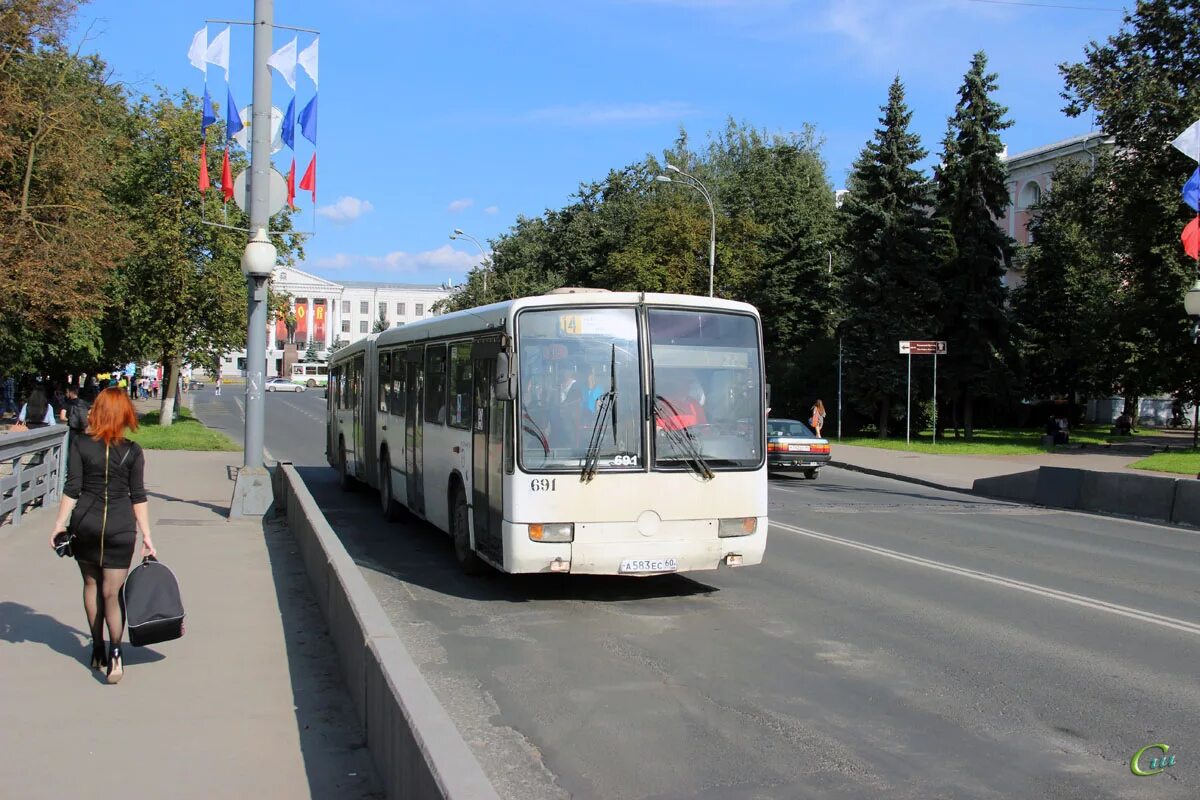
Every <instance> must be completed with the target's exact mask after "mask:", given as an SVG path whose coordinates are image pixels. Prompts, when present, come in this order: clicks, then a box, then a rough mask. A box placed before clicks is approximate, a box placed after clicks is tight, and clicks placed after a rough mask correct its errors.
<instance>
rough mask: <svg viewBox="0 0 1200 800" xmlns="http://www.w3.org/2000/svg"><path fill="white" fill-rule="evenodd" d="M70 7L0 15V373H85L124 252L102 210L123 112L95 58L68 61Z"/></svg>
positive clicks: (2, 7)
mask: <svg viewBox="0 0 1200 800" xmlns="http://www.w3.org/2000/svg"><path fill="white" fill-rule="evenodd" d="M75 8H76V3H74V2H70V1H69V0H9V2H5V3H3V4H0V363H2V364H5V365H6V367H9V368H15V369H18V370H33V369H37V370H39V371H47V370H56V369H59V368H64V369H65V368H68V367H70V368H88V369H90V368H92V367H94V366H95V365H96V364H97V362H99V361H100V360H101V340H100V333H101V324H100V323H101V316H102V315H103V313H104V310H105V306H106V299H105V297H104V296H103V294H102V293H101V292H98V291H97V287H103V286H104V285H105V284H106V283H107V282H108V280H109V277H110V275H111V274H112V272H113V271H114V270H115V269H116V268H117V266H118V264H119V260H120V257H121V255H122V254H123V253H125V252H126V251H127V250H128V241H129V239H128V233H127V226H126V225H125V224H124V220H123V219H122V215H121V213H120V211H119V209H117V208H115V207H114V205H113V203H112V202H111V201H110V196H109V193H110V189H111V185H112V180H113V176H114V171H115V169H116V167H117V165H118V164H119V163H120V162H121V161H122V159H123V158H124V156H125V153H126V151H127V148H128V135H127V134H128V130H127V127H126V124H125V119H126V117H127V113H128V112H127V108H126V102H125V96H124V93H123V91H122V90H121V88H120V87H119V86H117V85H114V84H112V83H110V82H109V81H108V74H109V71H108V68H107V66H106V65H105V64H104V62H103V61H101V60H100V59H99V58H97V57H94V56H89V57H81V56H78V55H76V54H74V53H72V52H70V51H69V50H68V49H67V48H66V46H65V44H64V38H65V35H66V31H67V28H68V27H69V24H70V22H71V19H72V16H73V14H74V11H75Z"/></svg>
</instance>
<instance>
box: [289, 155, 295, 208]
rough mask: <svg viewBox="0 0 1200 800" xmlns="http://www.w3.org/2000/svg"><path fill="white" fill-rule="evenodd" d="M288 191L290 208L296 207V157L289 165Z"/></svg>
mask: <svg viewBox="0 0 1200 800" xmlns="http://www.w3.org/2000/svg"><path fill="white" fill-rule="evenodd" d="M287 193H288V199H287V204H288V208H295V207H296V159H295V158H293V159H292V165H291V166H290V167H288V176H287Z"/></svg>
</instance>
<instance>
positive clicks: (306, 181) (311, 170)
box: [300, 153, 317, 203]
mask: <svg viewBox="0 0 1200 800" xmlns="http://www.w3.org/2000/svg"><path fill="white" fill-rule="evenodd" d="M300 188H301V189H304V190H305V191H309V192H312V199H313V202H314V203H315V202H317V154H316V153H313V157H312V161H309V162H308V169H306V170H304V177H303V178H301V179H300Z"/></svg>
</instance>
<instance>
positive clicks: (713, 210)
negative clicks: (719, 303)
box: [654, 164, 717, 297]
mask: <svg viewBox="0 0 1200 800" xmlns="http://www.w3.org/2000/svg"><path fill="white" fill-rule="evenodd" d="M667 171H668V172H673V173H675V174H676V175H678V176H679V177H680V179H675V178H672V177H671V176H670V175H656V176H655V178H654V180H656V181H658V182H659V183H677V184H680V185H682V186H690V187H691V188H693V189H695V190H696V191H697V192H699V193H700V194H701V195H703V196H704V201H705V202H706V203H708V213H709V214H710V215H711V216H712V230H711V232H710V234H709V237H708V296H709V297H712V296H713V270H714V269H715V267H716V263H717V207H716V205H714V204H713V199H712V195H711V194H710V193H709V191H708V189H707V188H706V187H705V185H704V184H703V183H702V182H701V181H700V179H699V178H697V177H696V176H695V175H691V174H689V173H687V172H684V171H683V170H681V169H680V168H679V167H677V166H675V165H674V164H667ZM682 179H686V180H682Z"/></svg>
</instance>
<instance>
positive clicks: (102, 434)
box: [88, 386, 138, 444]
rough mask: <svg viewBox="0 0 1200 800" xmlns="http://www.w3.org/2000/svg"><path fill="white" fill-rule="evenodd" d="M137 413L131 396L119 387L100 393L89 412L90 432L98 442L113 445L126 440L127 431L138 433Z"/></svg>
mask: <svg viewBox="0 0 1200 800" xmlns="http://www.w3.org/2000/svg"><path fill="white" fill-rule="evenodd" d="M137 426H138V421H137V412H136V411H135V410H134V409H133V402H132V401H131V400H130V399H129V395H128V394H127V393H126V392H125V391H123V390H122V389H119V388H117V387H115V386H114V387H110V388H108V389H105V390H104V391H103V392H101V393H100V396H99V397H97V398H96V402H95V403H93V404H92V410H91V411H89V412H88V431H89V433H90V435H91V437H92V438H93V439H95V440H96V441H97V442H104V443H105V444H112V443H113V442H119V441H121V440H122V439H124V438H125V430H126V429H129V430H131V431H136V430H137Z"/></svg>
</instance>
